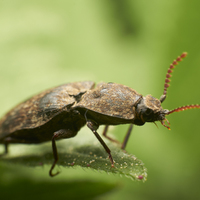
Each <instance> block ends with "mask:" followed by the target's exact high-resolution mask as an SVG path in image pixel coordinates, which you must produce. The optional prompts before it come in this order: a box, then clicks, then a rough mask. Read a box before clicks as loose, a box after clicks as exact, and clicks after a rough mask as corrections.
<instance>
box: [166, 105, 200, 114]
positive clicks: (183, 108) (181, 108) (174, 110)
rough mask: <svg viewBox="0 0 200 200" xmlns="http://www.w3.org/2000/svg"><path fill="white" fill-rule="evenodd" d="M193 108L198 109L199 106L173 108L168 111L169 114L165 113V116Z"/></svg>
mask: <svg viewBox="0 0 200 200" xmlns="http://www.w3.org/2000/svg"><path fill="white" fill-rule="evenodd" d="M194 108H200V104H195V105H187V106H181V107H178V108H175V109H173V110H170V111H169V112H167V113H166V115H169V114H172V113H174V112H180V111H184V110H189V109H194Z"/></svg>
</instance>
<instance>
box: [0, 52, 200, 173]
mask: <svg viewBox="0 0 200 200" xmlns="http://www.w3.org/2000/svg"><path fill="white" fill-rule="evenodd" d="M186 55H187V53H182V54H181V56H179V57H178V58H177V59H176V60H174V61H173V63H172V64H171V65H170V67H169V69H168V71H167V74H166V79H165V84H164V92H163V95H162V96H161V97H160V99H157V98H154V97H152V96H151V95H147V96H142V95H141V94H139V93H137V92H136V91H135V90H134V89H131V88H129V87H127V86H124V85H121V84H116V83H100V84H98V85H97V87H96V88H95V87H94V82H92V81H84V82H75V83H68V84H64V85H61V86H58V87H55V88H52V89H49V90H46V91H44V92H42V93H40V94H38V95H36V96H33V97H32V98H30V99H28V100H27V101H25V102H23V103H21V104H19V105H18V106H16V107H15V108H13V109H12V110H11V111H10V112H8V113H7V114H6V115H5V116H4V117H3V118H2V119H1V120H0V143H2V144H4V145H5V154H6V153H7V152H8V144H10V143H25V144H30V143H42V142H46V141H52V151H53V156H54V162H53V164H52V166H51V168H50V170H49V175H50V176H55V175H57V174H58V173H59V172H57V173H53V169H54V167H55V165H56V163H57V161H58V153H57V147H56V142H55V141H56V140H57V139H63V138H71V137H74V136H75V135H76V134H77V132H78V131H79V130H80V129H81V128H82V127H83V126H84V125H87V126H88V128H89V129H90V130H91V131H92V132H93V133H94V135H95V136H96V137H97V139H98V140H99V142H100V143H101V144H102V146H103V147H104V149H105V150H106V152H107V153H108V155H109V159H110V162H111V167H114V161H113V158H112V155H111V151H110V149H109V148H108V146H107V145H106V143H105V142H104V141H103V140H102V138H101V137H100V135H99V134H98V133H97V129H98V127H99V126H100V125H105V129H104V132H103V135H104V136H105V137H107V138H108V139H110V140H111V141H114V142H117V141H116V140H114V139H112V138H110V137H109V136H107V130H108V126H109V125H119V124H130V127H129V129H128V131H127V133H126V135H125V138H124V141H123V142H122V144H121V148H122V149H125V147H126V144H127V141H128V138H129V136H130V134H131V130H132V128H133V125H134V124H135V125H139V126H141V125H144V124H145V123H146V122H155V121H160V122H161V124H162V125H163V126H165V127H167V128H168V129H170V128H169V125H170V124H169V122H168V120H167V119H166V118H165V116H166V115H169V114H171V113H174V112H179V111H183V110H187V109H192V108H200V105H199V104H196V105H187V106H182V107H179V108H176V109H173V110H171V111H169V110H166V109H163V108H162V107H161V103H162V102H163V101H164V100H165V99H166V94H167V88H168V87H169V82H170V77H171V73H172V72H173V69H174V67H175V66H176V65H177V64H178V62H180V61H181V60H182V59H183V58H185V57H186ZM165 122H167V123H168V125H167V124H166V123H165Z"/></svg>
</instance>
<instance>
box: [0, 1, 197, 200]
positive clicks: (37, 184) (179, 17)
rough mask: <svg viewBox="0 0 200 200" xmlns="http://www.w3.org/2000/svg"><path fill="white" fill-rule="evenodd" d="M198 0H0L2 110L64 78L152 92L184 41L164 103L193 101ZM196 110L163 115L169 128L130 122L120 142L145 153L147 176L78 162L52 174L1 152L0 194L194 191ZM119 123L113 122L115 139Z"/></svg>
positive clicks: (146, 195) (182, 194)
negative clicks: (8, 160)
mask: <svg viewBox="0 0 200 200" xmlns="http://www.w3.org/2000/svg"><path fill="white" fill-rule="evenodd" d="M199 9H200V2H199V1H195V0H192V1H187V0H174V1H168V0H162V1H159V0H151V1H147V0H101V1H100V0H99V1H94V0H84V1H82V0H76V1H72V0H57V1H37V0H34V1H24V0H14V1H0V91H1V92H0V99H1V101H0V116H3V114H5V113H6V112H7V111H8V110H9V109H10V108H12V107H13V106H15V105H16V104H17V103H19V102H21V101H23V100H24V99H26V98H28V97H30V96H32V95H33V94H36V93H38V92H40V91H42V90H43V89H47V88H50V87H53V86H56V85H59V84H63V83H67V82H72V81H82V80H93V81H95V82H96V83H98V82H100V81H104V82H116V83H121V84H124V85H127V86H130V87H132V88H133V89H135V90H136V91H138V92H139V93H141V94H143V95H146V94H152V95H153V96H154V97H157V98H159V97H160V96H161V94H162V92H163V84H164V79H165V74H166V71H167V68H168V66H169V64H170V63H171V62H172V61H173V59H175V58H176V57H177V56H178V55H180V54H181V53H182V52H183V51H187V52H188V53H189V55H188V57H187V58H186V59H184V61H183V62H182V63H181V64H180V65H178V66H177V67H176V69H175V72H174V74H173V78H172V82H171V85H172V86H171V87H170V88H169V90H168V97H167V99H166V101H165V102H164V103H163V107H164V108H165V109H173V108H176V107H178V106H182V105H186V104H192V103H193V104H194V103H200V92H199V85H200V78H199V77H200V67H199V64H200V39H199V38H200V37H199V36H200V12H199ZM199 116H200V110H190V111H186V112H182V113H176V114H173V115H171V116H169V117H168V120H169V121H170V122H171V129H172V130H171V131H168V130H167V129H166V128H164V127H163V126H161V125H160V123H158V128H157V127H156V126H155V125H154V124H151V123H149V124H145V126H143V127H136V126H135V127H134V131H133V134H132V136H131V138H130V140H129V143H128V146H127V151H128V152H130V153H132V154H134V155H136V156H137V157H138V158H139V159H141V160H142V161H143V162H144V163H145V166H146V167H147V169H148V180H147V182H145V183H142V182H139V183H138V182H133V181H131V180H130V179H127V178H126V177H122V178H121V177H118V176H113V175H108V174H106V173H98V172H94V171H91V170H86V171H84V170H83V169H80V168H76V169H63V172H62V173H61V174H60V175H59V176H57V177H55V178H53V179H52V178H50V177H49V176H48V173H47V172H48V169H49V166H46V167H44V168H43V167H37V168H27V167H22V166H11V165H7V164H5V163H2V162H0V176H1V177H0V179H1V181H0V182H1V183H0V198H2V197H7V199H12V198H13V199H14V198H15V199H21V198H22V197H28V196H29V198H30V199H33V198H34V199H35V198H37V199H43V198H48V199H55V198H56V199H61V198H62V199H63V198H65V199H99V200H100V199H109V200H110V199H115V200H118V199H122V198H125V197H126V198H127V199H137V200H146V199H148V200H149V199H154V200H155V199H200V191H199V186H200V171H199V166H200V145H199V141H200V134H199V132H200V126H199V119H200V118H199ZM127 127H128V126H126V125H123V126H118V127H115V129H114V130H112V131H113V132H114V133H115V135H116V137H117V138H118V139H119V140H122V139H123V136H124V134H125V132H126V130H127ZM83 131H88V137H90V136H91V137H92V134H91V133H90V131H89V130H87V129H84V130H83ZM79 134H81V133H79ZM1 146H2V145H1ZM49 146H50V143H49ZM26 147H27V146H26V145H25V146H23V148H24V149H26ZM11 148H12V147H11ZM0 150H1V149H0ZM2 151H3V147H2Z"/></svg>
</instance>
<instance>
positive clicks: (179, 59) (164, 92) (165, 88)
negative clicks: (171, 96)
mask: <svg viewBox="0 0 200 200" xmlns="http://www.w3.org/2000/svg"><path fill="white" fill-rule="evenodd" d="M186 56H187V52H183V53H182V54H181V55H180V56H178V57H177V58H176V60H174V61H173V62H172V64H170V66H169V68H168V70H167V74H166V78H165V84H164V91H163V95H162V96H161V98H160V101H161V103H162V102H163V101H164V100H165V98H166V95H167V88H168V87H169V86H170V84H169V82H170V81H171V80H170V78H171V77H172V75H171V73H172V72H173V69H174V68H175V66H176V65H178V62H181V61H182V59H183V58H185V57H186Z"/></svg>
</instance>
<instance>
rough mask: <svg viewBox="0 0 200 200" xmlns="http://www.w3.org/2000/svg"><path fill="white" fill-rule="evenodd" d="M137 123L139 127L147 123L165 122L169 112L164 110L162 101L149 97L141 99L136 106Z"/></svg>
mask: <svg viewBox="0 0 200 200" xmlns="http://www.w3.org/2000/svg"><path fill="white" fill-rule="evenodd" d="M135 111H136V116H137V117H136V118H137V119H136V121H135V122H134V123H135V124H137V125H143V124H144V123H145V122H155V121H164V120H165V115H166V113H168V112H169V111H168V110H164V109H163V108H162V106H161V101H160V100H159V99H156V98H154V97H152V96H151V95H147V96H145V97H143V98H142V99H141V101H140V102H139V103H138V104H137V106H136V110H135Z"/></svg>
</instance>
